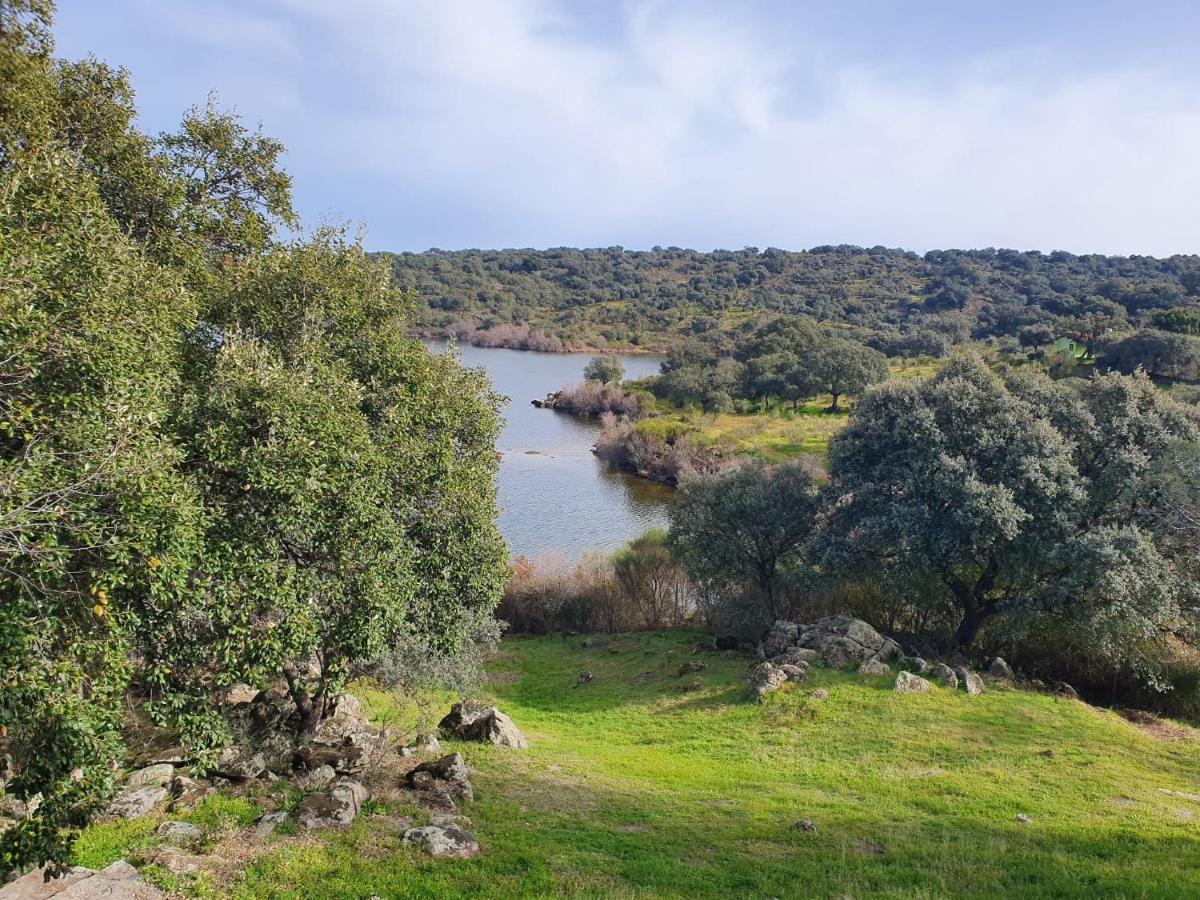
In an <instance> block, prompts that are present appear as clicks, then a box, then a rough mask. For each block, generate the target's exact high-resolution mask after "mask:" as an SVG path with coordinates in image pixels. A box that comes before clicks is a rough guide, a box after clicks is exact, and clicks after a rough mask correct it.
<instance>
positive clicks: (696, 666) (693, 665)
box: [675, 659, 708, 678]
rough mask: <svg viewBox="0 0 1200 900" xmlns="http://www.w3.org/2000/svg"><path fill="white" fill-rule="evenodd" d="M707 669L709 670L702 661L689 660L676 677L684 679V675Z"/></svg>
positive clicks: (680, 668)
mask: <svg viewBox="0 0 1200 900" xmlns="http://www.w3.org/2000/svg"><path fill="white" fill-rule="evenodd" d="M706 668H708V666H706V665H705V664H704V663H703V662H701V661H700V660H698V659H689V660H688V661H687V662H685V663H684V664H683V665H682V666H680V667H679V671H678V672H676V673H675V677H676V678H682V677H683V676H684V675H687V674H689V673H691V672H703V671H704V670H705V669H706Z"/></svg>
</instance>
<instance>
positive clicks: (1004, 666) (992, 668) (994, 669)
mask: <svg viewBox="0 0 1200 900" xmlns="http://www.w3.org/2000/svg"><path fill="white" fill-rule="evenodd" d="M988 674H989V675H991V676H992V677H993V678H1007V679H1008V680H1009V681H1012V679H1013V678H1015V677H1016V676H1015V675H1013V670H1012V667H1011V666H1009V664H1008V663H1006V662H1005V661H1004V660H1003V659H1001V658H1000V657H999V656H997V657H996V658H995V659H993V660H992V661H991V663H990V664H989V665H988Z"/></svg>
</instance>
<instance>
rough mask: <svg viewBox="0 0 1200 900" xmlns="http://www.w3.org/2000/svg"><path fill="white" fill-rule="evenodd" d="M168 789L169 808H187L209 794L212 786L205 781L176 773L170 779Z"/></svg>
mask: <svg viewBox="0 0 1200 900" xmlns="http://www.w3.org/2000/svg"><path fill="white" fill-rule="evenodd" d="M170 790H171V798H172V799H171V805H170V809H172V810H175V809H187V808H188V807H191V806H195V805H196V804H197V803H198V802H199V801H200V800H202V799H203V798H204V797H207V796H208V795H209V794H211V793H212V791H213V786H212V785H211V784H209V783H208V782H207V781H196V780H195V779H194V778H189V777H188V776H186V775H176V776H175V777H174V778H173V779H171V788H170Z"/></svg>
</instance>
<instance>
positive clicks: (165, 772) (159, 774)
mask: <svg viewBox="0 0 1200 900" xmlns="http://www.w3.org/2000/svg"><path fill="white" fill-rule="evenodd" d="M174 777H175V767H174V766H173V765H171V764H170V763H158V764H157V765H153V766H146V768H144V769H138V770H137V771H136V772H134V773H132V774H131V775H130V776H129V777H128V778H126V779H125V786H126V787H131V788H135V787H146V786H147V785H154V786H156V787H166V786H167V785H168V784H170V783H171V779H172V778H174Z"/></svg>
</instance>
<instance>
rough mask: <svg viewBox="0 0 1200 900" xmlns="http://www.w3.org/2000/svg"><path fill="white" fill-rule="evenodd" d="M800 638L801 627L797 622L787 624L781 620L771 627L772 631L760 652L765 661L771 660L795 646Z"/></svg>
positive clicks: (764, 640) (764, 639) (768, 633)
mask: <svg viewBox="0 0 1200 900" xmlns="http://www.w3.org/2000/svg"><path fill="white" fill-rule="evenodd" d="M799 636H800V626H799V625H797V624H796V623H795V622H785V621H783V620H780V621H778V622H776V623H775V624H774V625H772V626H771V630H770V631H769V632H767V636H766V637H765V638H763V642H762V644H761V645H760V647H759V652H760V653H761V654H762V656H763V658H764V659H770V658H771V657H772V656H775V655H777V654H779V653H782V652H783V651H784V650H787V649H788V648H789V647H791V646H793V645H795V643H796V639H797V638H798V637H799Z"/></svg>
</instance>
